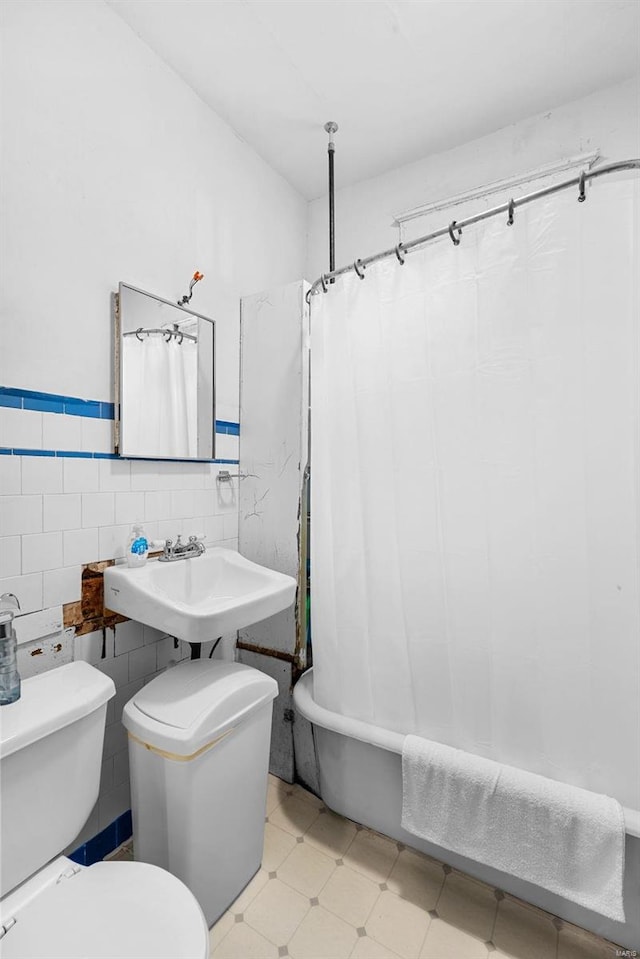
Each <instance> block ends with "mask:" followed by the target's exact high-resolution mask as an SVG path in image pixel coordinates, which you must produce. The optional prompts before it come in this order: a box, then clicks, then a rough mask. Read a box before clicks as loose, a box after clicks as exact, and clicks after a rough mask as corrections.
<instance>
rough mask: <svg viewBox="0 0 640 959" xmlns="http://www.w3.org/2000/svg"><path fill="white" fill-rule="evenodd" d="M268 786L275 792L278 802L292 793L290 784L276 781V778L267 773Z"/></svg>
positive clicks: (281, 780) (280, 780)
mask: <svg viewBox="0 0 640 959" xmlns="http://www.w3.org/2000/svg"><path fill="white" fill-rule="evenodd" d="M269 785H270V786H271V788H272V789H274V790H275V792H276V795H277V796H279V798H280V802H282V800H283V799H286V798H287V796H289V795H290V794H291V793H292V792H293V785H292V784H291V783H287V782H285V781H284V779H278V777H277V776H272V775H271V773H269Z"/></svg>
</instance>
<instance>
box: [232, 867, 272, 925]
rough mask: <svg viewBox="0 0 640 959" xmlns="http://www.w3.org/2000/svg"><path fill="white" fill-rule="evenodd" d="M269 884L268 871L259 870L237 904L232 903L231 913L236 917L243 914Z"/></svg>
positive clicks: (239, 897) (237, 900)
mask: <svg viewBox="0 0 640 959" xmlns="http://www.w3.org/2000/svg"><path fill="white" fill-rule="evenodd" d="M268 882H269V873H268V872H267V870H266V869H258V871H257V873H256V874H255V876H254V877H253V879H251V880H250V881H249V882H248V883H247V885H246V886H245V887H244V889H243V890H242V892H241V893H240V895H239V896H238V898H237V899H236V900H235V902H232V903H231V905H230V906H229V912H232V913H233V914H234V916H236V915H240V914H242V913H243V912H244V911H245V909H246V908H247V907H248V906H249V904H250V903H251V902H252V901H253V900H254V899H255V898H256V896H257V895H258V893H259V892H260V890H261V889H262V888H263V887H264V886H266V884H267V883H268Z"/></svg>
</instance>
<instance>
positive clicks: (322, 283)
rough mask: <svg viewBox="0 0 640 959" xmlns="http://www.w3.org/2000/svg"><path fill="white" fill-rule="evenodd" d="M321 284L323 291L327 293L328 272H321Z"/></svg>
mask: <svg viewBox="0 0 640 959" xmlns="http://www.w3.org/2000/svg"><path fill="white" fill-rule="evenodd" d="M320 285H321V286H322V292H323V293H326V292H327V280H326V273H321V274H320Z"/></svg>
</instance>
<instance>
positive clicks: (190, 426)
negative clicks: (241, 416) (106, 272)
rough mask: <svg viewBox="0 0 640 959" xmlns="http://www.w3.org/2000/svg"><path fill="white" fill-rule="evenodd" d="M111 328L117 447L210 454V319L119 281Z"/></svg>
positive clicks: (140, 452)
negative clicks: (113, 337) (114, 352)
mask: <svg viewBox="0 0 640 959" xmlns="http://www.w3.org/2000/svg"><path fill="white" fill-rule="evenodd" d="M114 328H115V350H116V354H115V379H116V391H115V392H116V406H115V410H116V414H115V415H116V424H115V451H116V453H119V454H120V456H128V457H143V458H145V459H181V460H185V459H188V460H203V459H204V460H210V459H213V458H214V455H215V448H214V442H215V390H214V353H215V345H214V343H215V340H214V330H215V324H214V322H213V320H210V319H208V318H207V317H206V316H201V315H200V314H198V313H194V312H192V311H191V310H188V309H186V308H185V307H182V306H177V305H176V304H175V303H171V302H170V301H169V300H163V299H161V298H160V297H158V296H153V295H152V294H151V293H145V292H144V291H143V290H137V289H136V288H135V287H133V286H129V285H128V284H126V283H120V285H119V288H118V294H117V295H116V296H115V297H114Z"/></svg>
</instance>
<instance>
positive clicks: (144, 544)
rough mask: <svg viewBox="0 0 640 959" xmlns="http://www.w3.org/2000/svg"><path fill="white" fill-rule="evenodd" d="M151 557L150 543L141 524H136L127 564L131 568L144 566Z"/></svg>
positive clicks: (128, 547) (130, 541)
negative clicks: (149, 556) (148, 557)
mask: <svg viewBox="0 0 640 959" xmlns="http://www.w3.org/2000/svg"><path fill="white" fill-rule="evenodd" d="M148 555H149V541H148V539H147V537H146V536H145V532H144V529H143V528H142V524H141V523H136V524H135V525H134V527H133V529H132V530H131V536H130V537H129V543H128V545H127V564H128V565H129V566H144V564H145V563H146V561H147V556H148Z"/></svg>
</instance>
